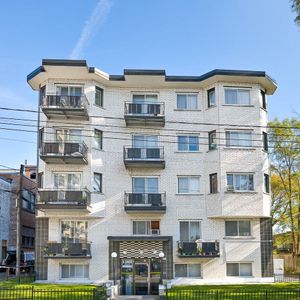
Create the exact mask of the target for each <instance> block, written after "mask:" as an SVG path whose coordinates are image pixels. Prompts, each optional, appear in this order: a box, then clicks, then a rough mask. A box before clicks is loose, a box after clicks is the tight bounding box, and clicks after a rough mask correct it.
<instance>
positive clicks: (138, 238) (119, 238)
mask: <svg viewBox="0 0 300 300" xmlns="http://www.w3.org/2000/svg"><path fill="white" fill-rule="evenodd" d="M107 239H108V240H109V241H157V240H159V241H170V240H172V237H171V236H108V237H107Z"/></svg>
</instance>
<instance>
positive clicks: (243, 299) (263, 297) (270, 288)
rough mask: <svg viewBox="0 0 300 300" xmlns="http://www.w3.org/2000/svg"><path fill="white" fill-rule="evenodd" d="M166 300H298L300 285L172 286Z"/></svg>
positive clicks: (299, 297) (299, 298) (299, 299)
mask: <svg viewBox="0 0 300 300" xmlns="http://www.w3.org/2000/svg"><path fill="white" fill-rule="evenodd" d="M166 299H168V300H194V299H195V300H197V299H203V300H215V299H218V300H300V283H273V284H243V285H193V286H174V287H173V288H172V289H171V290H169V291H168V297H166Z"/></svg>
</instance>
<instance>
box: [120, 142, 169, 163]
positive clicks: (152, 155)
mask: <svg viewBox="0 0 300 300" xmlns="http://www.w3.org/2000/svg"><path fill="white" fill-rule="evenodd" d="M124 160H143V161H147V160H149V161H151V160H161V161H162V160H164V148H163V147H151V148H133V147H129V146H125V147H124Z"/></svg>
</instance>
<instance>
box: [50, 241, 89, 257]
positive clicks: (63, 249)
mask: <svg viewBox="0 0 300 300" xmlns="http://www.w3.org/2000/svg"><path fill="white" fill-rule="evenodd" d="M44 256H45V257H57V258H59V257H71V258H74V257H91V244H90V243H87V242H85V243H52V242H51V243H47V244H46V245H45V248H44Z"/></svg>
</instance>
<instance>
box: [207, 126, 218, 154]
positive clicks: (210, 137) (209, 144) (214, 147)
mask: <svg viewBox="0 0 300 300" xmlns="http://www.w3.org/2000/svg"><path fill="white" fill-rule="evenodd" d="M213 135H214V136H213ZM214 139H215V142H214V143H213V140H214ZM213 145H214V146H213ZM217 148H218V143H217V131H216V130H212V131H209V132H208V150H209V151H211V150H216V149H217Z"/></svg>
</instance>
